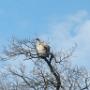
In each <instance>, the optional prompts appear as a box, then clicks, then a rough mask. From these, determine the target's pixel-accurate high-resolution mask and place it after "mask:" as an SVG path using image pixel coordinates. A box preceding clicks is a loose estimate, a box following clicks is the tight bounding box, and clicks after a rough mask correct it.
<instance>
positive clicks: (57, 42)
mask: <svg viewBox="0 0 90 90" xmlns="http://www.w3.org/2000/svg"><path fill="white" fill-rule="evenodd" d="M88 18H89V14H88V12H86V11H78V12H77V13H75V14H72V15H70V16H67V20H64V21H63V22H56V23H55V25H54V24H53V26H51V25H50V27H49V29H50V31H49V33H48V34H47V35H45V36H47V37H48V38H49V40H50V42H52V41H53V42H52V44H53V46H54V47H55V48H57V49H58V50H59V48H60V49H61V48H64V49H65V48H67V49H68V48H70V47H71V46H73V44H74V43H75V42H77V44H78V47H77V50H76V52H75V56H76V57H75V58H74V59H73V60H74V62H75V63H76V64H80V65H82V66H83V65H84V66H86V65H87V66H86V67H89V68H90V66H89V63H90V60H89V59H90V55H89V53H90V40H89V39H90V20H89V19H88Z"/></svg>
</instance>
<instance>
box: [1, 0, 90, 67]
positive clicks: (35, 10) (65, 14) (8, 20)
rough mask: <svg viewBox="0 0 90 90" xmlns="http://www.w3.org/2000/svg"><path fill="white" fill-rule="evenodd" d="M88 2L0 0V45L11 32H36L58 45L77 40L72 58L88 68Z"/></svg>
mask: <svg viewBox="0 0 90 90" xmlns="http://www.w3.org/2000/svg"><path fill="white" fill-rule="evenodd" d="M89 4H90V0H1V1H0V46H2V45H5V44H6V43H7V42H8V41H9V40H10V38H11V37H12V36H15V37H17V38H27V37H31V38H32V37H38V36H39V37H42V38H45V39H47V40H48V39H49V41H50V42H52V40H53V42H52V43H53V44H56V45H57V46H56V47H57V48H70V47H71V46H72V45H73V44H74V43H75V42H77V43H78V48H77V50H76V52H75V56H76V57H75V60H74V61H75V63H78V64H79V65H85V66H86V67H88V68H90V66H89V63H90V56H89V53H90V46H89V44H90V41H89V38H90V36H89V35H90V30H89V29H90V5H89ZM54 47H55V46H54Z"/></svg>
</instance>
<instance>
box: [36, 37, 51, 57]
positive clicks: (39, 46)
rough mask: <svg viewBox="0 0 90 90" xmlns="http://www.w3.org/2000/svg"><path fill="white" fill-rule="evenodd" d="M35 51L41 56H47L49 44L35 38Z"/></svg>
mask: <svg viewBox="0 0 90 90" xmlns="http://www.w3.org/2000/svg"><path fill="white" fill-rule="evenodd" d="M36 51H37V55H38V56H39V57H41V58H45V57H49V53H50V46H49V45H48V44H47V43H45V42H43V41H41V40H40V39H39V38H36Z"/></svg>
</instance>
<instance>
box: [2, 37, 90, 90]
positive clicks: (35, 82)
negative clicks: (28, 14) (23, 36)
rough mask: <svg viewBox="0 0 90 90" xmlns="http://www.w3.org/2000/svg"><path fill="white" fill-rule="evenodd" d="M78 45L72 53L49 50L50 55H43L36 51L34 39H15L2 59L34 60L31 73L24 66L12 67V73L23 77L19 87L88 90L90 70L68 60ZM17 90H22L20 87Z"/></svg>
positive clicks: (47, 89) (46, 89)
mask: <svg viewBox="0 0 90 90" xmlns="http://www.w3.org/2000/svg"><path fill="white" fill-rule="evenodd" d="M49 47H50V46H49ZM75 47H76V46H74V47H72V48H71V50H69V52H63V51H61V52H58V53H56V52H51V51H50V52H49V53H48V55H47V56H43V57H41V55H40V56H39V55H38V53H37V50H36V41H35V39H34V40H15V39H14V40H12V43H11V45H10V46H9V48H7V49H5V50H4V54H5V56H4V57H3V58H1V60H13V59H15V58H16V59H17V57H20V56H21V58H22V59H23V60H29V61H30V62H33V69H32V70H31V72H29V74H27V73H26V72H25V69H24V68H25V67H23V65H21V67H20V68H19V69H18V70H15V69H12V68H9V72H10V73H11V74H12V76H17V77H19V78H20V79H22V82H21V83H19V84H18V83H17V84H16V86H17V87H20V86H21V87H24V88H26V89H25V90H29V89H30V90H89V89H90V78H89V74H88V72H87V71H86V70H85V69H81V68H78V67H72V66H70V65H69V63H68V61H69V59H70V58H71V57H72V54H73V52H74V50H75ZM50 49H51V47H50ZM48 51H49V50H48ZM44 52H45V51H44ZM43 55H46V54H43ZM14 57H15V58H14ZM31 67H32V66H31ZM14 86H15V85H14ZM15 88H16V87H15ZM24 88H23V89H21V90H24ZM14 90H20V88H19V89H14Z"/></svg>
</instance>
